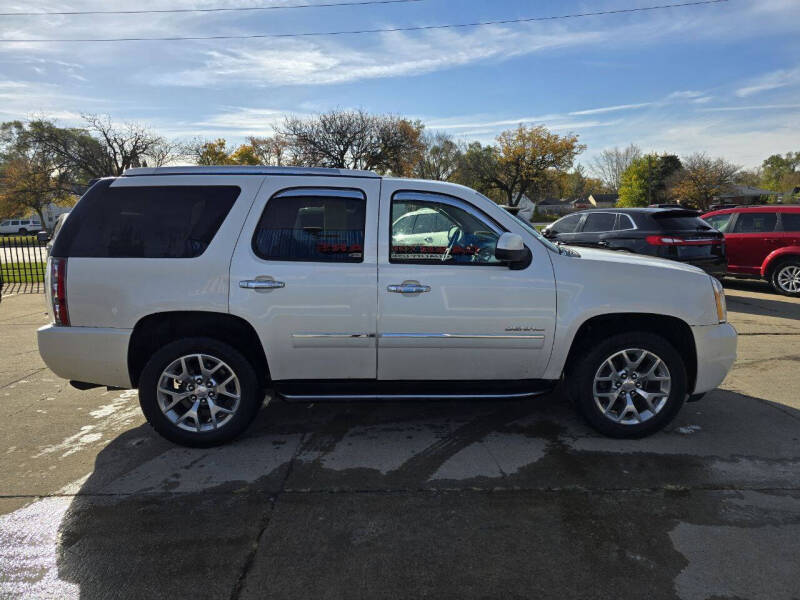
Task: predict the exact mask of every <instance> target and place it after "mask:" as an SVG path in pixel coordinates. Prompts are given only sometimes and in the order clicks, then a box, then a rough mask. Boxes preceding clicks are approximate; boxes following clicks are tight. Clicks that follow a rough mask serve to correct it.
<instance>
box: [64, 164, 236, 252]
mask: <svg viewBox="0 0 800 600" xmlns="http://www.w3.org/2000/svg"><path fill="white" fill-rule="evenodd" d="M113 181H114V180H113V179H103V180H100V181H99V182H97V183H96V184H95V185H94V186H92V188H91V189H90V190H89V191H88V192H86V194H85V195H84V196H83V198H81V200H80V201H79V202H78V204H77V205H76V206H75V208H74V209H73V210H72V213H71V214H70V217H69V218H68V219H67V220H66V221H65V222H64V226H63V228H62V230H61V232H60V233H59V235H58V237H57V238H56V241H55V243H54V245H53V256H60V257H92V258H194V257H197V256H200V255H201V254H202V253H203V252H204V251H205V249H206V248H207V247H208V245H209V244H210V243H211V240H212V239H213V238H214V235H216V233H217V230H218V229H219V228H220V226H221V225H222V222H223V221H224V220H225V217H226V216H227V215H228V212H229V211H230V209H231V207H232V206H233V204H234V202H235V201H236V198H237V197H238V196H239V193H240V191H241V190H240V188H239V187H238V186H141V187H140V186H134V187H127V186H126V187H111V184H112V182H113Z"/></svg>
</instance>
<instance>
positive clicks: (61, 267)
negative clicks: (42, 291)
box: [50, 257, 69, 326]
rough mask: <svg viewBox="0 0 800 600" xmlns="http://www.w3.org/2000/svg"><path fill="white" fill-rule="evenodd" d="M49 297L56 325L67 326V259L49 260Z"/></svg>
mask: <svg viewBox="0 0 800 600" xmlns="http://www.w3.org/2000/svg"><path fill="white" fill-rule="evenodd" d="M50 297H51V298H52V300H53V317H54V319H55V323H56V325H64V326H68V325H69V311H68V310H67V259H66V258H52V257H51V258H50Z"/></svg>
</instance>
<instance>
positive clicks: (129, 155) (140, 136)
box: [81, 115, 174, 177]
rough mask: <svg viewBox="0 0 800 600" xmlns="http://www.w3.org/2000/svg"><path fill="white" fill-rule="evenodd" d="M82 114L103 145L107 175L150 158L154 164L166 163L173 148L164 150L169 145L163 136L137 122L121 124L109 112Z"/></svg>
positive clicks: (90, 131)
mask: <svg viewBox="0 0 800 600" xmlns="http://www.w3.org/2000/svg"><path fill="white" fill-rule="evenodd" d="M81 116H82V117H83V120H84V121H86V125H87V129H88V130H89V133H91V134H92V135H93V137H95V138H96V139H98V140H99V141H100V143H101V145H102V146H103V150H104V158H105V160H104V161H103V162H105V164H104V165H103V167H102V168H103V170H104V171H105V175H122V173H123V171H125V169H129V168H131V167H139V166H143V165H145V164H147V161H148V160H150V161H151V162H152V163H153V164H154V165H155V164H156V163H158V164H164V163H165V162H168V161H169V158H170V155H171V153H172V152H173V150H174V148H173V149H170V150H169V151H165V150H166V149H167V148H168V145H167V143H166V141H165V140H164V138H162V137H161V136H159V135H156V134H155V133H153V132H152V131H150V130H149V129H147V128H145V127H144V126H142V125H139V124H137V123H123V124H121V125H118V124H115V123H113V122H112V121H111V118H110V117H108V116H99V115H81ZM96 176H98V177H100V176H102V175H100V174H96Z"/></svg>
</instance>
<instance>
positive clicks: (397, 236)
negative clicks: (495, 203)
mask: <svg viewBox="0 0 800 600" xmlns="http://www.w3.org/2000/svg"><path fill="white" fill-rule="evenodd" d="M410 223H413V227H409V224H410ZM391 224H392V225H391V227H392V231H391V248H390V255H389V261H390V262H393V263H406V264H448V265H465V264H466V265H484V266H485V265H502V264H503V263H502V262H501V261H499V260H497V259H496V258H495V256H494V250H495V246H496V245H497V239H498V238H499V237H500V233H501V231H500V229H499V227H498V226H496V225H490V224H489V223H487V222H485V221H484V220H483V219H482V218H480V217H478V216H477V215H476V214H473V212H472V211H470V210H469V209H468V208H467V207H466V206H465V205H463V203H462V202H460V201H458V200H456V199H451V198H449V197H443V196H439V195H437V194H429V193H422V192H398V193H397V194H395V196H394V198H392V212H391Z"/></svg>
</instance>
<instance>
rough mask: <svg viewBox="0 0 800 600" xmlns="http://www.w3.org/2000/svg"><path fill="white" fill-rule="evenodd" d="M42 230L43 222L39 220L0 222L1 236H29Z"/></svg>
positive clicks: (5, 220)
mask: <svg viewBox="0 0 800 600" xmlns="http://www.w3.org/2000/svg"><path fill="white" fill-rule="evenodd" d="M41 230H42V222H41V221H40V220H39V219H30V218H29V219H4V220H3V221H0V234H5V235H14V234H19V235H27V234H29V233H36V232H37V231H41Z"/></svg>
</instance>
